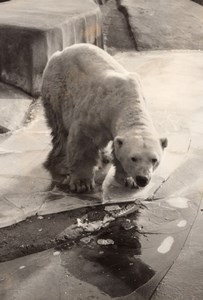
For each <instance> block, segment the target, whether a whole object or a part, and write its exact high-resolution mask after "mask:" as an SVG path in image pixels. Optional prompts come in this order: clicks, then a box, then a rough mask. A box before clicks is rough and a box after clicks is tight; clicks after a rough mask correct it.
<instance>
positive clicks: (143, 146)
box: [113, 135, 168, 187]
mask: <svg viewBox="0 0 203 300" xmlns="http://www.w3.org/2000/svg"><path fill="white" fill-rule="evenodd" d="M167 144H168V141H167V139H166V138H161V139H159V138H154V137H153V136H150V135H149V136H139V135H124V136H117V137H116V138H115V139H114V142H113V148H114V155H115V158H116V159H117V160H118V161H119V162H120V164H121V166H122V168H123V170H124V171H125V173H126V174H127V175H128V177H132V178H133V179H134V181H135V183H136V184H137V186H139V187H145V186H146V185H147V184H148V183H149V182H150V179H151V176H152V174H153V172H154V170H155V169H156V168H157V167H158V165H159V164H160V161H161V157H162V153H163V150H164V148H166V147H167Z"/></svg>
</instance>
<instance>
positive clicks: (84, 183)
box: [69, 178, 95, 193]
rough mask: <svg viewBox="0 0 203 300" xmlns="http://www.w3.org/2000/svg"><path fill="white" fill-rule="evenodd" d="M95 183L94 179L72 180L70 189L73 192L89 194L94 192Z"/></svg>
mask: <svg viewBox="0 0 203 300" xmlns="http://www.w3.org/2000/svg"><path fill="white" fill-rule="evenodd" d="M94 187H95V183H94V180H93V179H89V178H86V179H85V178H83V179H73V178H72V179H71V178H70V182H69V188H70V191H71V192H75V193H87V192H91V191H93V190H94Z"/></svg>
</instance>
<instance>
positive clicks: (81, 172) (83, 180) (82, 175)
mask: <svg viewBox="0 0 203 300" xmlns="http://www.w3.org/2000/svg"><path fill="white" fill-rule="evenodd" d="M67 158H68V165H69V167H70V180H69V187H70V190H71V191H72V192H77V193H83V192H90V191H92V190H93V189H94V186H95V182H94V166H95V165H96V164H97V159H98V149H97V147H96V146H95V145H94V144H93V141H92V139H90V138H88V137H86V136H84V135H82V134H81V133H79V134H76V135H75V134H74V135H69V140H68V144H67Z"/></svg>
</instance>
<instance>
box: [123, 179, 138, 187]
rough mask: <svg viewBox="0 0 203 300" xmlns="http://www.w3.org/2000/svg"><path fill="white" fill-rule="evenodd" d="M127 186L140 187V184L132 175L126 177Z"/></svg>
mask: <svg viewBox="0 0 203 300" xmlns="http://www.w3.org/2000/svg"><path fill="white" fill-rule="evenodd" d="M125 186H126V187H129V188H131V189H138V186H137V184H136V183H135V181H134V179H133V178H132V177H127V178H125Z"/></svg>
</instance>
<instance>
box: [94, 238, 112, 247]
mask: <svg viewBox="0 0 203 300" xmlns="http://www.w3.org/2000/svg"><path fill="white" fill-rule="evenodd" d="M97 244H98V245H103V246H107V245H114V241H113V240H111V239H106V240H104V239H99V240H97Z"/></svg>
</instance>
